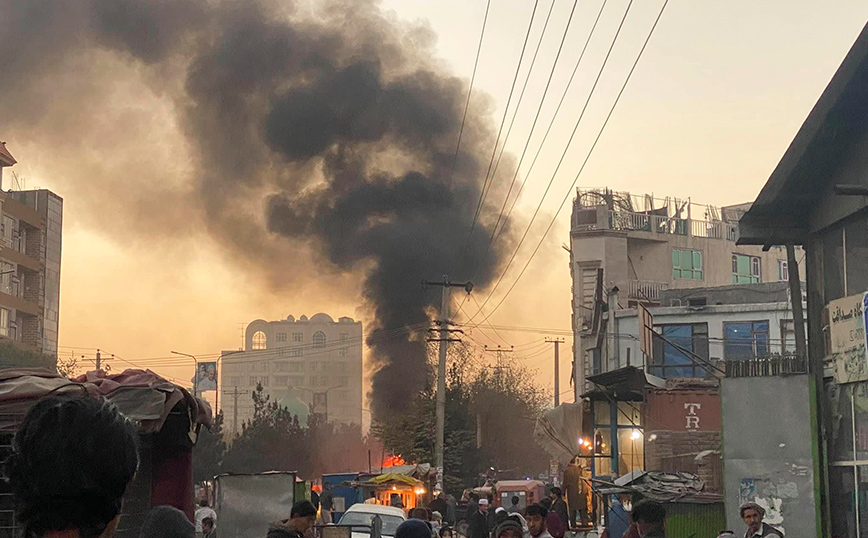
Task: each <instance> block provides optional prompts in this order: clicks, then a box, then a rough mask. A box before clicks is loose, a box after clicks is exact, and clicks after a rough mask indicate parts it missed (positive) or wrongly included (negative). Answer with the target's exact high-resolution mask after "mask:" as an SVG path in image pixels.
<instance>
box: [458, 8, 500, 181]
mask: <svg viewBox="0 0 868 538" xmlns="http://www.w3.org/2000/svg"><path fill="white" fill-rule="evenodd" d="M490 9H491V0H488V3H487V4H486V5H485V16H484V17H483V18H482V30H481V31H480V32H479V44H478V45H477V46H476V59H475V60H474V61H473V74H472V75H470V87H469V88H468V89H467V101H465V103H464V114H463V115H462V116H461V127H460V128H459V129H458V142H457V143H456V144H455V156H454V157H452V171H451V172H450V173H449V187H452V178H453V177H454V176H455V167H456V166H457V164H458V151H459V150H460V149H461V136H462V135H463V134H464V124H465V123H466V122H467V111H468V110H469V109H470V96H471V95H472V94H473V83H474V82H475V81H476V68H477V66H479V55H480V53H481V52H482V41H483V39H484V38H485V27H486V26H487V24H488V11H489V10H490Z"/></svg>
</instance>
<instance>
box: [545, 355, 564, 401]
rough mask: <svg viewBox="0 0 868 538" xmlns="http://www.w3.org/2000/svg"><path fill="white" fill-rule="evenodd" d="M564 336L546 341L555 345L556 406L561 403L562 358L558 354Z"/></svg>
mask: <svg viewBox="0 0 868 538" xmlns="http://www.w3.org/2000/svg"><path fill="white" fill-rule="evenodd" d="M563 341H564V339H563V338H546V342H547V343H550V344H554V345H555V407H557V406H559V405H561V360H560V357H559V356H558V352H559V350H560V345H561V342H563Z"/></svg>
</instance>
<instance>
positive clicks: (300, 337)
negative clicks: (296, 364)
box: [292, 333, 304, 342]
mask: <svg viewBox="0 0 868 538" xmlns="http://www.w3.org/2000/svg"><path fill="white" fill-rule="evenodd" d="M292 341H293V342H304V333H292Z"/></svg>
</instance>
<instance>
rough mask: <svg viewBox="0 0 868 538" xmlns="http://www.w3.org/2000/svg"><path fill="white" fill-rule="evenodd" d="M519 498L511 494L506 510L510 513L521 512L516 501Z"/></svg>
mask: <svg viewBox="0 0 868 538" xmlns="http://www.w3.org/2000/svg"><path fill="white" fill-rule="evenodd" d="M520 500H521V499H519V498H518V495H513V496H512V498H511V499H510V500H509V503H510V504H509V508H507V509H506V511H507V512H508V513H510V514H515V513H521V508H519V506H518V503H519V501H520Z"/></svg>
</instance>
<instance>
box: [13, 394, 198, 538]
mask: <svg viewBox="0 0 868 538" xmlns="http://www.w3.org/2000/svg"><path fill="white" fill-rule="evenodd" d="M138 465H139V456H138V433H137V432H136V428H135V426H134V425H133V423H132V422H131V421H130V420H128V419H127V418H126V417H124V416H123V415H122V414H121V413H120V411H118V409H117V407H115V405H114V404H111V403H109V402H107V401H105V400H102V399H99V400H98V399H94V398H91V397H89V396H84V397H68V396H51V397H47V398H43V399H42V400H40V401H38V402H36V403H35V404H34V405H33V406H32V407H31V408H30V410H29V411H28V412H27V415H26V416H25V417H24V421H23V423H22V424H21V427H20V428H19V430H18V432H17V433H16V434H15V438H14V439H13V441H12V453H11V455H10V456H9V459H8V460H7V466H8V469H9V484H10V486H11V490H12V496H13V499H14V503H15V517H16V520H17V521H18V523H19V525H20V526H21V528H22V530H23V532H22V534H21V536H22V537H23V538H43V537H46V538H49V537H50V538H108V537H110V536H112V535H114V533H115V530H116V529H117V525H118V521H119V519H120V512H121V507H122V505H123V498H124V494H125V493H126V492H127V489H128V488H129V485H130V483H132V481H133V478H134V477H135V474H136V470H137V469H138ZM190 526H191V527H192V523H191V524H190Z"/></svg>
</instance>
